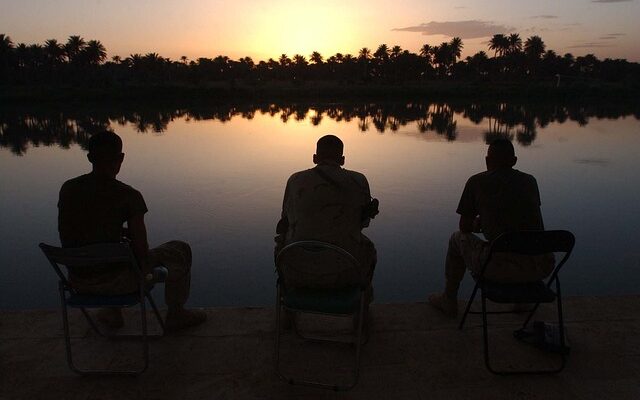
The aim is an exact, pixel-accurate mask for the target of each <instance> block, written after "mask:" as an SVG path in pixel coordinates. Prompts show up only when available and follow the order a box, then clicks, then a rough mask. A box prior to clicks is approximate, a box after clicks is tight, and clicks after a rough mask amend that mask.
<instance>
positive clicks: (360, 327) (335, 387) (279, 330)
mask: <svg viewBox="0 0 640 400" xmlns="http://www.w3.org/2000/svg"><path fill="white" fill-rule="evenodd" d="M364 304H365V292H364V291H363V292H362V294H361V299H360V315H361V318H360V319H359V321H358V327H357V329H356V330H355V332H354V336H355V340H353V341H352V342H349V343H353V344H355V347H356V349H355V366H354V371H353V380H352V382H351V383H349V384H347V385H336V384H330V383H324V382H317V381H310V380H304V379H294V378H291V377H288V376H286V375H284V374H283V373H282V372H281V371H280V339H281V334H282V326H281V325H282V323H281V315H282V303H281V295H280V285H278V289H277V296H276V337H275V355H274V362H275V368H276V374H277V375H278V377H279V378H280V379H282V380H283V381H285V382H287V383H289V384H291V385H301V386H310V387H318V388H323V389H333V390H335V391H346V390H350V389H352V388H353V387H355V386H356V384H357V383H358V380H359V378H360V357H361V353H362V332H363V328H364V315H363V313H364ZM292 322H293V327H294V331H295V332H296V334H297V335H298V336H300V337H301V338H303V339H305V340H310V341H321V342H334V343H344V342H343V341H338V340H330V339H321V338H315V337H305V336H303V335H301V334H300V333H299V332H298V331H297V327H296V326H295V321H292Z"/></svg>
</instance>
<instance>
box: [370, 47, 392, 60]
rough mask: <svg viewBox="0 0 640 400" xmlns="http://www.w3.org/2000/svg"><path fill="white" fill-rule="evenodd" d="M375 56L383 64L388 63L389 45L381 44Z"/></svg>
mask: <svg viewBox="0 0 640 400" xmlns="http://www.w3.org/2000/svg"><path fill="white" fill-rule="evenodd" d="M373 56H374V57H375V58H377V59H378V60H380V61H382V62H384V61H387V59H388V58H389V47H387V45H386V44H384V43H383V44H381V45H380V46H378V49H377V50H376V52H375V53H373Z"/></svg>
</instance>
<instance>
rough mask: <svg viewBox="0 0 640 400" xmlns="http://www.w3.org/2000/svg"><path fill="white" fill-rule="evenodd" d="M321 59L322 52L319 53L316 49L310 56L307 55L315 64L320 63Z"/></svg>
mask: <svg viewBox="0 0 640 400" xmlns="http://www.w3.org/2000/svg"><path fill="white" fill-rule="evenodd" d="M322 60H323V58H322V54H320V53H319V52H317V51H314V52H313V53H311V56H310V57H309V61H311V62H312V63H314V64H315V65H321V64H322Z"/></svg>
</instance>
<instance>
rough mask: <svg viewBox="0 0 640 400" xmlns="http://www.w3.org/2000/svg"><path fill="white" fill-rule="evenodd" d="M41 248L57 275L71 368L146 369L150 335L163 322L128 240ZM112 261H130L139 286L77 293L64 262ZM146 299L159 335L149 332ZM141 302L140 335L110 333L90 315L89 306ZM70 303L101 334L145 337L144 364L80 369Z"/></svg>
mask: <svg viewBox="0 0 640 400" xmlns="http://www.w3.org/2000/svg"><path fill="white" fill-rule="evenodd" d="M40 248H41V249H42V251H43V252H44V255H45V256H46V257H47V259H48V260H49V262H50V263H51V266H52V267H53V269H54V270H55V272H56V274H57V275H58V278H59V282H58V289H59V291H60V300H61V302H62V324H63V328H64V339H65V345H66V353H67V363H68V364H69V368H71V370H72V371H74V372H76V373H78V374H80V375H107V374H108V375H139V374H141V373H143V372H144V371H145V370H146V369H147V367H148V365H149V342H148V339H149V338H150V337H159V336H161V335H163V334H164V322H163V321H162V318H161V316H160V312H159V311H158V308H157V307H156V305H155V303H154V301H153V298H152V297H151V294H150V291H151V289H152V286H149V285H145V279H144V276H143V274H142V271H141V270H140V268H139V266H138V263H137V261H136V258H135V256H134V254H133V251H132V250H131V248H130V247H129V245H128V244H127V243H101V244H93V245H89V246H84V247H78V248H60V247H54V246H49V245H47V244H45V243H40ZM112 263H128V264H129V265H130V267H131V268H132V269H133V270H134V271H135V273H136V275H137V276H138V278H139V284H138V290H137V291H135V292H133V293H129V294H124V295H93V294H84V293H78V292H77V291H76V290H75V289H74V288H73V287H72V286H71V285H70V283H69V280H68V279H67V276H66V275H65V274H64V273H63V269H62V268H61V266H66V267H67V268H68V267H72V268H76V269H80V268H82V269H90V268H95V267H97V266H101V265H102V266H103V265H105V264H112ZM166 274H167V270H166V268H164V267H158V268H156V269H154V275H159V276H162V275H164V276H166ZM145 299H146V300H149V303H150V304H151V307H152V309H153V312H154V314H155V316H156V318H157V319H158V322H159V323H160V327H161V329H162V333H161V334H160V335H153V336H151V335H149V334H148V332H147V314H146V307H145ZM138 304H139V305H140V318H141V324H142V334H141V335H108V334H105V333H103V332H102V331H101V330H100V329H99V328H98V325H97V324H96V323H95V322H94V320H93V319H92V318H91V316H90V315H89V313H88V312H87V309H89V308H126V307H133V306H135V305H138ZM68 307H71V308H78V309H80V311H81V312H82V314H83V315H84V317H85V318H86V320H87V322H88V323H89V325H90V326H91V328H93V330H94V331H95V332H96V333H97V334H98V335H100V336H102V337H108V338H112V339H118V338H130V339H142V349H143V359H144V364H143V366H142V367H141V368H140V369H137V370H112V369H91V370H89V369H80V368H78V367H76V365H75V364H74V363H73V357H72V352H71V337H70V334H69V318H68V314H67V309H68Z"/></svg>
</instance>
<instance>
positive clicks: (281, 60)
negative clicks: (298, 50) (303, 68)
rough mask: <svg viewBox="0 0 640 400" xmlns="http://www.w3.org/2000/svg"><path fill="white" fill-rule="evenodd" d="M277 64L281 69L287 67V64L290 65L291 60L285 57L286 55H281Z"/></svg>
mask: <svg viewBox="0 0 640 400" xmlns="http://www.w3.org/2000/svg"><path fill="white" fill-rule="evenodd" d="M278 62H279V63H280V66H281V67H287V66H288V65H289V64H291V59H290V58H289V57H287V55H286V54H284V53H283V54H281V55H280V58H279V59H278Z"/></svg>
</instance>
